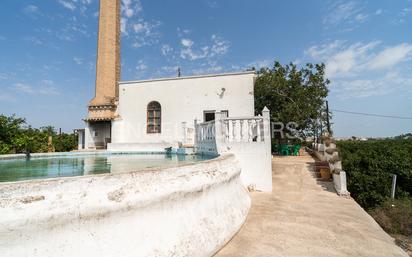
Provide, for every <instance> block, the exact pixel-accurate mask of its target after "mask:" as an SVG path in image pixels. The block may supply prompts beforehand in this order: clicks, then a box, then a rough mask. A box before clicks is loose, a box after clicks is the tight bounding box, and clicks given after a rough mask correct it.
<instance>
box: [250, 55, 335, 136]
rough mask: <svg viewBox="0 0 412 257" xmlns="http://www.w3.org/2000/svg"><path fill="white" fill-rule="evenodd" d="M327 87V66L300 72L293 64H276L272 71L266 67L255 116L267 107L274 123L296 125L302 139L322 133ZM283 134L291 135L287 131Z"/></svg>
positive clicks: (258, 82) (258, 88)
mask: <svg viewBox="0 0 412 257" xmlns="http://www.w3.org/2000/svg"><path fill="white" fill-rule="evenodd" d="M328 84H329V80H328V79H326V78H325V65H324V64H315V65H313V64H307V65H306V66H305V67H302V68H300V69H298V68H297V66H296V65H294V64H289V65H285V66H283V65H281V64H280V63H279V62H275V64H274V66H273V68H272V69H269V68H264V69H261V70H260V71H259V72H258V78H257V80H256V83H255V108H256V113H259V112H260V111H261V110H262V109H263V108H264V106H267V107H268V108H269V110H270V111H271V120H272V121H276V122H282V123H283V124H287V123H289V122H296V123H297V124H298V128H297V130H298V133H299V135H300V136H302V137H307V136H310V135H312V134H313V133H314V131H315V133H319V130H321V127H323V128H324V127H326V126H325V123H326V115H325V110H324V108H325V107H324V106H325V98H326V97H327V95H328V88H327V85H328ZM319 125H321V126H319ZM284 132H285V133H287V132H288V131H287V129H286V128H284ZM277 136H278V138H279V135H277Z"/></svg>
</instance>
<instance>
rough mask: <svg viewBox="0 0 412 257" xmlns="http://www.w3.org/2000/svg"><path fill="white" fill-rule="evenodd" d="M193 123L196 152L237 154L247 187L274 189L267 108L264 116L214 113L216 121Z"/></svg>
mask: <svg viewBox="0 0 412 257" xmlns="http://www.w3.org/2000/svg"><path fill="white" fill-rule="evenodd" d="M194 123H195V134H196V136H195V153H198V154H212V155H221V154H225V153H231V154H234V155H235V156H236V159H237V160H238V161H239V163H240V166H241V169H242V174H241V178H242V180H243V182H244V183H245V185H246V186H247V187H250V188H253V189H257V190H262V191H271V190H272V157H271V135H270V112H269V110H268V109H267V108H266V107H265V108H264V109H263V110H262V116H252V117H237V118H226V117H224V114H223V113H222V112H215V121H210V122H204V123H200V124H199V123H197V120H195V122H194Z"/></svg>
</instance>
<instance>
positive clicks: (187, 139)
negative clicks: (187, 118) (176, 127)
mask: <svg viewBox="0 0 412 257" xmlns="http://www.w3.org/2000/svg"><path fill="white" fill-rule="evenodd" d="M182 133H183V135H182V136H183V138H182V143H183V145H184V146H194V144H195V129H194V128H191V127H188V126H187V123H186V122H182Z"/></svg>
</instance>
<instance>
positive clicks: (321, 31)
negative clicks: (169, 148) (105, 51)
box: [0, 0, 412, 137]
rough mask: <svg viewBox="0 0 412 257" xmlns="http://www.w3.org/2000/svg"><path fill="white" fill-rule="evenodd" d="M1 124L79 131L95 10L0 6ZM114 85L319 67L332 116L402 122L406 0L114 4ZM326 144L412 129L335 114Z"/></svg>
mask: <svg viewBox="0 0 412 257" xmlns="http://www.w3.org/2000/svg"><path fill="white" fill-rule="evenodd" d="M0 24H1V25H0V113H3V114H6V115H11V114H16V115H17V116H20V117H25V118H26V119H27V122H28V123H29V124H31V125H33V126H34V127H41V126H45V125H52V126H54V127H56V128H62V129H63V130H64V131H71V130H72V129H75V128H81V127H84V123H83V122H82V118H85V117H86V114H87V103H88V102H89V100H90V99H92V98H93V95H94V83H95V60H96V46H97V25H98V0H27V1H25V0H19V1H16V0H1V1H0ZM121 30H122V38H121V44H122V46H121V47H122V48H121V49H122V50H121V55H122V60H121V63H122V75H121V77H122V80H139V79H150V78H159V77H174V76H176V70H177V67H181V71H182V75H195V74H210V73H224V72H233V71H243V70H246V69H248V68H250V67H256V68H260V67H271V66H272V65H273V62H274V61H275V60H278V61H280V62H282V63H284V64H286V63H290V62H293V63H295V64H297V65H304V64H305V63H308V62H311V63H320V62H323V63H325V64H326V76H327V77H328V78H329V79H330V80H331V84H330V85H329V89H330V93H329V96H328V101H329V105H330V109H332V110H343V111H350V112H362V113H371V114H381V115H389V116H402V117H412V0H397V1H393V0H373V1H372V0H369V1H350V0H346V1H339V0H335V1H328V0H311V1H301V0H290V1H277V0H259V1H251V0H220V1H218V0H196V1H193V0H173V1H172V0H122V27H121ZM332 122H333V130H334V132H335V135H336V136H339V137H346V136H369V137H380V136H395V135H399V134H402V133H407V132H411V131H412V119H390V118H382V117H372V116H361V115H354V114H348V113H341V112H337V111H335V112H334V113H333V119H332Z"/></svg>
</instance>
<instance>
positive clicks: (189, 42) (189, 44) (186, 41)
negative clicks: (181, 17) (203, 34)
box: [181, 38, 194, 47]
mask: <svg viewBox="0 0 412 257" xmlns="http://www.w3.org/2000/svg"><path fill="white" fill-rule="evenodd" d="M181 44H182V45H183V46H184V47H192V46H193V44H194V42H193V41H192V40H190V39H187V38H183V39H182V40H181Z"/></svg>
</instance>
